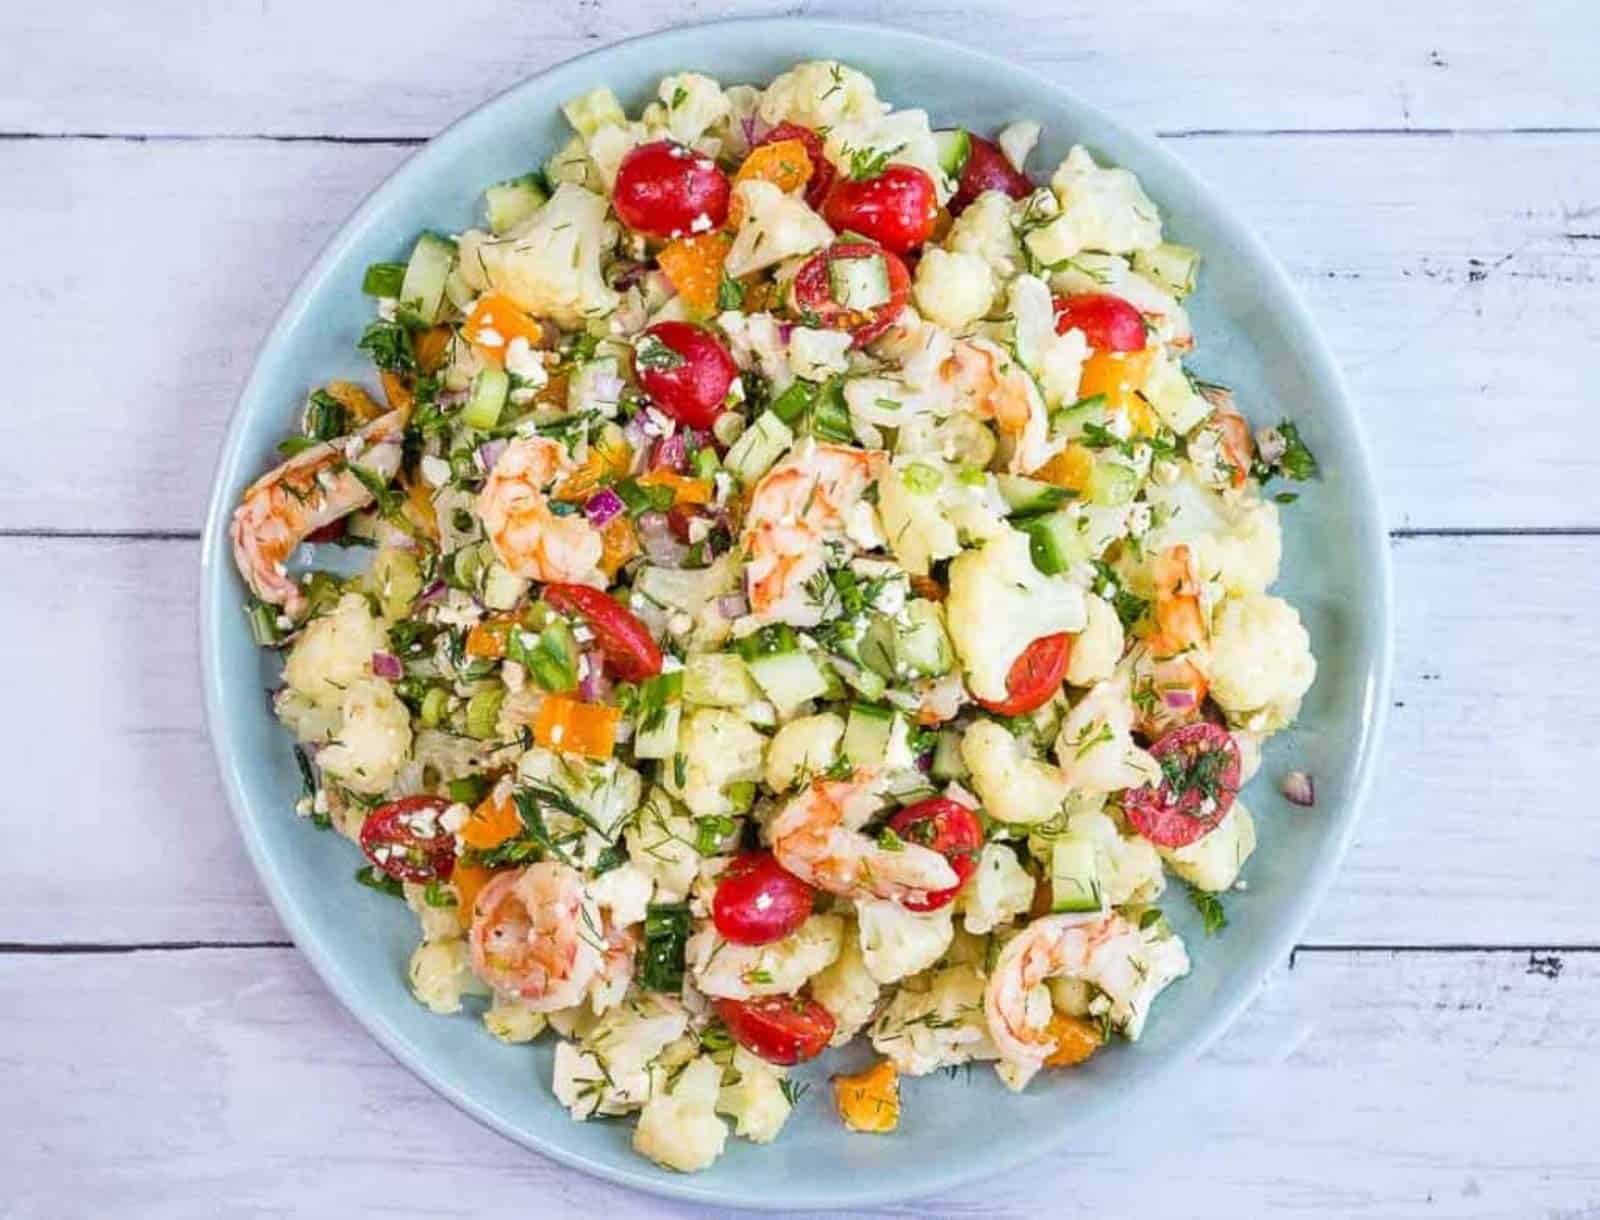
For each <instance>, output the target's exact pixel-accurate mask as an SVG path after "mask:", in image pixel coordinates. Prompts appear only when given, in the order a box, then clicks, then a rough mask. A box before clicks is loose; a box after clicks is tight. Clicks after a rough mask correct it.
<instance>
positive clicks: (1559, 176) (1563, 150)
mask: <svg viewBox="0 0 1600 1220" xmlns="http://www.w3.org/2000/svg"><path fill="white" fill-rule="evenodd" d="M1180 145H1181V146H1180V149H1179V151H1180V152H1181V153H1182V154H1183V155H1184V156H1185V157H1186V158H1187V159H1188V160H1189V161H1190V163H1191V164H1192V165H1194V167H1195V168H1196V169H1197V170H1198V171H1199V172H1200V173H1201V174H1202V175H1204V176H1205V177H1206V178H1208V179H1209V180H1210V181H1211V182H1212V183H1214V184H1215V185H1216V186H1218V187H1219V188H1220V189H1221V190H1222V191H1223V193H1224V194H1225V195H1226V196H1227V197H1228V198H1229V199H1230V200H1232V201H1233V203H1234V204H1235V205H1236V206H1237V207H1238V208H1239V210H1240V211H1241V213H1242V214H1243V215H1244V216H1245V217H1246V218H1248V219H1249V220H1250V221H1252V222H1253V223H1254V224H1255V225H1256V226H1257V227H1258V228H1259V230H1260V231H1261V232H1262V233H1263V235H1264V236H1265V237H1266V239H1267V241H1268V243H1269V244H1270V245H1271V246H1272V248H1273V249H1274V250H1275V251H1276V252H1277V253H1278V255H1279V256H1280V258H1282V260H1283V261H1284V262H1285V263H1286V264H1287V266H1288V268H1289V270H1290V271H1291V273H1292V274H1293V276H1294V278H1295V279H1296V280H1297V281H1298V282H1299V284H1300V286H1301V288H1302V289H1303V291H1304V292H1305V294H1306V297H1307V298H1308V300H1309V302H1310V305H1311V307H1312V311H1313V313H1314V314H1315V315H1316V317H1317V319H1318V321H1319V322H1320V323H1321V325H1322V326H1323V328H1324V330H1325V333H1326V335H1327V338H1328V340H1329V343H1330V345H1331V347H1332V349H1333V351H1334V352H1335V353H1336V354H1337V356H1338V358H1339V359H1340V361H1341V363H1343V364H1344V365H1345V367H1346V369H1347V371H1348V373H1349V376H1350V382H1351V389H1352V392H1353V395H1354V397H1355V401H1356V403H1357V406H1358V409H1360V411H1361V413H1362V415H1363V418H1364V421H1365V423H1366V425H1367V428H1368V431H1369V435H1370V437H1371V439H1372V441H1373V442H1374V444H1373V452H1374V453H1375V455H1376V458H1377V462H1378V468H1379V477H1380V484H1381V486H1382V487H1383V489H1384V495H1385V509H1386V511H1387V513H1388V515H1389V518H1390V522H1391V524H1393V525H1397V526H1402V527H1412V528H1437V527H1466V528H1476V527H1483V526H1536V527H1570V526H1595V525H1600V450H1596V448H1595V447H1594V446H1592V445H1577V444H1572V443H1570V437H1571V435H1572V432H1573V427H1574V421H1575V420H1578V419H1581V418H1583V416H1584V414H1585V413H1586V412H1587V411H1588V410H1589V409H1590V398H1591V386H1590V382H1589V378H1588V377H1587V373H1586V371H1585V370H1584V369H1583V361H1582V353H1584V352H1585V351H1587V350H1589V349H1590V348H1592V347H1593V345H1594V343H1595V341H1596V339H1597V338H1600V321H1597V319H1600V241H1596V240H1594V236H1595V234H1596V232H1600V228H1597V221H1596V219H1595V218H1596V217H1597V216H1600V135H1596V136H1541V137H1520V138H1510V137H1456V138H1449V139H1445V138H1438V139H1433V138H1416V137H1378V138H1355V137H1328V136H1323V137H1314V138H1313V137H1296V138H1262V137H1251V138H1237V137H1234V138H1209V139H1192V140H1184V141H1181V142H1180ZM408 151H409V150H407V149H405V148H401V147H396V146H392V145H355V146H351V145H329V144H284V143H271V142H260V141H220V142H213V141H202V142H198V143H191V142H175V143H174V142H168V143H162V142H156V143H129V142H123V141H103V140H67V141H22V142H10V143H6V142H0V213H3V214H4V215H5V217H6V220H7V223H6V224H5V225H4V226H3V227H0V261H3V262H4V263H5V264H6V265H7V266H10V267H12V268H15V269H17V271H18V274H17V276H16V280H15V286H14V288H13V290H12V291H11V292H10V293H9V294H8V295H7V296H6V298H5V299H4V301H3V303H0V323H3V326H4V332H5V333H6V334H7V335H8V338H9V340H10V341H11V347H12V350H15V351H17V352H18V353H21V354H22V355H23V357H24V358H22V359H19V360H18V361H17V363H16V365H15V366H14V371H13V393H14V395H15V397H16V399H17V401H19V402H23V403H29V404H32V409H29V410H19V411H9V412H4V413H0V530H17V529H51V530H81V529H96V530H111V531H127V530H193V529H195V528H197V526H198V524H199V520H200V516H201V511H202V505H203V502H204V499H205V496H206V494H207V491H208V489H209V484H210V479H211V472H212V468H213V463H214V461H215V455H216V451H217V446H218V444H219V443H220V439H221V434H222V429H223V426H224V424H225V422H226V419H227V416H228V412H229V410H230V409H231V406H232V403H233V401H234V399H235V397H236V395H237V393H238V390H239V387H240V386H241V384H242V383H243V380H244V378H245V376H246V374H247V373H248V371H249V367H250V363H251V361H252V360H253V358H254V355H255V352H256V350H257V348H258V346H259V344H260V342H261V340H262V337H263V336H264V335H265V333H266V331H267V329H268V327H269V326H270V324H271V320H272V318H273V316H274V314H275V313H276V311H277V310H278V308H279V307H280V305H281V304H282V302H283V301H284V299H285V298H286V297H287V296H288V294H289V292H290V290H291V288H292V286H293V284H294V282H295V281H296V280H297V279H298V277H299V275H300V274H301V272H302V271H303V270H304V268H305V267H307V266H308V265H309V264H310V263H311V261H312V259H313V257H314V256H315V254H316V252H317V250H318V249H319V248H320V246H321V245H322V243H323V242H324V241H325V240H326V238H327V236H328V235H329V234H330V233H331V232H332V230H333V229H334V228H335V227H336V226H337V224H338V223H339V222H340V220H342V219H343V217H344V216H345V215H346V214H348V212H349V211H350V210H351V209H352V208H353V207H354V206H355V204H356V203H357V202H358V201H359V200H360V198H361V197H362V196H363V195H364V194H365V193H366V192H367V191H368V190H369V189H370V188H371V187H372V186H373V185H375V184H376V183H377V181H378V180H380V179H381V178H382V177H383V176H384V175H385V174H387V173H388V172H389V171H390V170H391V169H392V168H393V167H394V166H395V165H396V164H397V163H398V162H399V161H400V160H401V159H403V158H404V157H405V156H406V155H407V153H408ZM38 182H50V183H52V184H54V189H53V190H52V191H50V192H41V191H39V190H37V189H36V188H35V186H34V185H33V184H35V183H38ZM109 184H115V189H114V192H113V193H112V194H108V191H111V187H110V185H109ZM113 195H114V200H113ZM1464 201H1467V202H1465V203H1464ZM419 223H420V218H419ZM358 290H359V286H358V285H357V284H355V283H354V282H352V283H351V285H350V291H351V292H352V293H354V292H357V291H358ZM354 338H355V336H354V335H352V336H351V340H352V342H354ZM1201 343H1202V350H1201V352H1200V353H1199V357H1198V360H1197V363H1198V366H1199V367H1200V368H1202V369H1203V370H1204V369H1205V368H1206V365H1205V352H1204V346H1203V345H1204V336H1203V335H1202V336H1201ZM1208 371H1211V372H1213V373H1215V374H1217V375H1223V374H1225V370H1208ZM314 375H315V370H307V376H308V378H310V377H313V376H314ZM45 405H47V406H48V409H42V408H43V407H44V406H45ZM1245 405H1246V407H1247V408H1248V407H1249V405H1250V404H1245ZM1289 405H1290V406H1292V404H1289ZM293 410H294V404H290V403H285V404H284V417H285V420H286V421H287V420H288V419H289V418H290V417H291V415H292V413H293ZM91 438H92V439H91Z"/></svg>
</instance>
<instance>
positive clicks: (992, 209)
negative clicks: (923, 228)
mask: <svg viewBox="0 0 1600 1220" xmlns="http://www.w3.org/2000/svg"><path fill="white" fill-rule="evenodd" d="M1012 212H1013V206H1012V202H1011V198H1010V196H1008V195H1006V194H1005V193H1004V192H1003V191H985V192H984V193H983V194H981V195H979V196H978V197H977V198H976V199H974V200H973V201H972V202H971V203H969V204H968V205H967V209H966V211H964V212H962V213H961V215H959V216H957V217H956V220H955V223H954V224H953V225H951V226H950V232H949V233H947V234H945V239H944V248H945V249H946V250H949V251H950V252H951V253H957V254H976V255H977V256H978V257H980V258H981V259H983V261H984V262H986V263H988V264H989V270H991V271H992V272H994V274H995V278H996V279H997V280H1000V281H1005V280H1009V279H1010V278H1011V277H1012V276H1014V275H1016V273H1017V268H1018V267H1020V266H1022V247H1021V246H1020V245H1018V244H1017V231H1016V229H1015V228H1014V227H1013V225H1012V223H1011V222H1012Z"/></svg>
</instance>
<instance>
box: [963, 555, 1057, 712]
mask: <svg viewBox="0 0 1600 1220" xmlns="http://www.w3.org/2000/svg"><path fill="white" fill-rule="evenodd" d="M945 610H946V613H947V615H948V618H949V624H950V638H951V640H952V641H953V642H954V644H955V648H956V653H957V654H958V655H959V656H960V657H961V660H962V663H963V664H964V665H965V667H966V671H967V685H969V686H970V687H971V688H972V693H973V694H975V695H977V696H978V698H980V699H990V700H995V701H999V700H1002V699H1004V698H1005V697H1006V678H1007V676H1008V675H1009V674H1010V673H1011V666H1012V665H1013V664H1014V663H1015V662H1016V659H1017V657H1018V656H1020V655H1021V654H1022V651H1023V650H1024V649H1025V648H1027V647H1028V645H1029V644H1031V643H1032V642H1033V641H1034V640H1036V639H1039V638H1040V637H1041V636H1047V635H1055V634H1056V633H1058V632H1062V631H1082V630H1083V628H1084V626H1085V624H1086V623H1087V622H1088V614H1087V611H1086V610H1085V609H1084V604H1083V590H1081V589H1079V588H1078V587H1077V586H1076V585H1073V584H1071V583H1069V582H1068V581H1066V580H1063V579H1059V578H1057V577H1053V576H1046V575H1044V573H1042V572H1040V571H1039V569H1038V568H1036V567H1034V566H1033V559H1032V558H1031V557H1030V555H1029V551H1028V538H1027V535H1026V534H1023V533H1021V532H1019V531H1017V530H1014V529H1006V530H1004V531H1002V532H1000V533H997V534H996V535H995V536H994V537H992V538H990V539H989V540H988V541H987V542H985V543H984V545H983V546H981V547H979V548H978V549H977V550H974V551H967V552H966V553H965V554H962V555H958V556H957V557H956V558H955V559H953V560H951V561H950V593H949V597H948V599H947V601H946V605H945ZM996 623H1004V624H1005V626H1006V629H1005V630H1004V631H996V630H995V629H994V628H995V624H996Z"/></svg>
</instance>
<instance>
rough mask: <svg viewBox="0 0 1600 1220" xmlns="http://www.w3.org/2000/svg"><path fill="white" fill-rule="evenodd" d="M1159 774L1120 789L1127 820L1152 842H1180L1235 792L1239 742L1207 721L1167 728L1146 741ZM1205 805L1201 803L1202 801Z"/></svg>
mask: <svg viewBox="0 0 1600 1220" xmlns="http://www.w3.org/2000/svg"><path fill="white" fill-rule="evenodd" d="M1150 753H1151V754H1153V755H1154V756H1155V757H1156V758H1157V759H1158V760H1159V761H1160V763H1161V770H1162V772H1163V775H1164V778H1163V779H1162V781H1161V785H1160V787H1158V788H1155V787H1151V786H1150V785H1148V784H1146V785H1145V786H1144V787H1143V788H1130V789H1128V791H1127V792H1125V793H1123V795H1122V811H1123V813H1125V814H1126V815H1127V818H1128V821H1129V823H1130V824H1131V825H1132V826H1133V828H1134V829H1135V830H1137V831H1138V832H1139V833H1140V834H1142V835H1143V836H1144V837H1145V838H1147V839H1149V840H1150V842H1152V843H1154V844H1155V845H1156V846H1157V847H1182V846H1183V845H1184V844H1186V843H1193V842H1194V841H1195V840H1196V839H1198V838H1199V837H1200V836H1201V835H1203V834H1206V833H1207V832H1208V831H1211V830H1214V829H1215V828H1216V825H1217V823H1218V822H1220V821H1222V819H1223V818H1224V817H1226V816H1227V813H1228V810H1229V809H1231V808H1232V807H1233V798H1234V797H1235V796H1237V795H1238V792H1239V774H1240V772H1239V745H1238V743H1237V742H1235V741H1234V740H1233V734H1231V733H1229V732H1228V730H1227V729H1224V728H1222V727H1221V726H1219V725H1215V724H1211V723H1210V722H1208V721H1201V722H1199V723H1198V724H1186V725H1184V726H1183V727H1182V728H1181V729H1173V730H1172V731H1171V732H1170V733H1167V734H1165V735H1164V736H1162V738H1161V739H1160V740H1159V741H1157V742H1156V743H1155V745H1153V746H1151V747H1150ZM1208 805H1209V806H1210V807H1209V808H1207V806H1208Z"/></svg>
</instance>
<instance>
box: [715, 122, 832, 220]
mask: <svg viewBox="0 0 1600 1220" xmlns="http://www.w3.org/2000/svg"><path fill="white" fill-rule="evenodd" d="M813 168H814V167H813V166H812V164H811V157H810V154H808V153H807V152H806V146H805V142H804V141H803V140H774V141H773V142H772V143H771V144H763V145H761V147H759V148H755V149H752V150H751V152H750V155H749V156H748V157H746V158H745V159H744V164H743V165H741V166H740V167H739V170H738V172H737V173H735V174H734V175H733V202H732V203H731V204H730V205H729V207H728V227H729V228H730V229H737V228H738V227H739V225H740V224H741V223H742V222H743V220H744V201H743V200H741V199H740V198H739V184H740V183H741V182H770V183H772V184H773V185H774V186H776V187H777V188H778V189H779V190H780V191H782V192H783V193H784V194H786V195H787V194H789V193H790V192H791V191H797V190H799V189H800V188H801V187H803V186H804V185H805V184H806V183H808V182H810V181H811V171H812V169H813Z"/></svg>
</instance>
